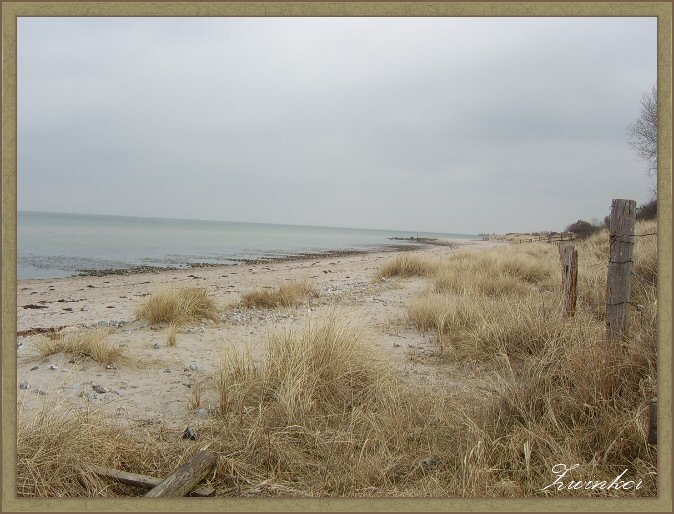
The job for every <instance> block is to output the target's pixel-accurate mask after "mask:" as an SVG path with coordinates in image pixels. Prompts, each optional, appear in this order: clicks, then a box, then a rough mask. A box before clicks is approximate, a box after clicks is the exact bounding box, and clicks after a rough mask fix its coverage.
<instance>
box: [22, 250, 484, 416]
mask: <svg viewBox="0 0 674 514" xmlns="http://www.w3.org/2000/svg"><path fill="white" fill-rule="evenodd" d="M492 245H494V243H491V242H484V241H459V248H465V247H470V248H485V247H488V246H492ZM418 252H419V253H420V254H423V255H428V256H449V255H451V254H452V253H454V252H456V249H452V248H450V247H446V246H444V247H443V246H433V247H427V248H423V249H420V250H418ZM396 254H397V252H379V253H369V254H363V255H354V256H348V257H329V258H316V259H312V260H298V261H286V262H273V263H267V264H255V265H240V266H223V267H214V268H201V269H187V270H172V271H161V272H157V273H140V274H134V275H127V276H123V275H122V276H120V275H111V276H103V277H72V278H64V279H45V280H22V281H19V283H18V288H17V305H18V313H17V316H18V319H17V321H18V328H17V330H18V331H19V333H21V332H22V331H27V330H30V329H34V328H49V327H61V326H65V327H67V328H66V329H65V330H76V329H78V328H84V327H88V328H93V327H96V326H104V327H109V328H110V335H109V341H110V342H112V343H113V344H118V345H120V346H122V347H123V348H124V350H125V353H126V355H127V356H128V357H129V360H128V361H127V362H119V363H111V364H112V367H110V368H108V367H106V365H105V364H99V363H97V362H94V361H93V360H90V359H86V358H84V359H78V360H76V361H73V360H71V359H72V358H71V357H70V356H67V355H64V354H55V355H51V356H48V357H44V358H42V357H40V354H39V352H38V351H37V348H36V343H37V341H38V340H39V338H44V337H46V336H45V335H26V336H19V337H18V343H19V344H20V347H19V348H18V350H17V354H18V359H17V371H18V375H17V377H18V383H21V382H28V383H29V384H30V388H29V389H19V390H18V406H19V409H22V410H25V411H27V412H28V413H30V412H31V411H33V410H35V409H36V408H38V407H39V406H40V405H41V404H42V403H43V402H49V403H50V405H51V406H52V408H71V407H73V406H74V407H75V408H92V407H99V406H105V407H106V408H109V409H113V411H114V412H115V413H116V414H118V415H119V418H120V419H121V420H127V421H128V422H130V423H163V424H166V425H168V426H177V425H182V426H185V425H190V426H198V424H199V421H200V420H201V419H204V418H206V417H207V416H210V415H211V414H212V412H213V410H214V409H215V408H216V407H217V386H216V380H215V374H216V372H217V369H218V362H219V359H220V355H221V351H222V349H223V348H225V347H230V348H236V349H244V348H248V349H250V351H251V354H252V355H253V356H254V357H255V358H257V359H259V358H263V357H264V350H265V345H266V341H267V338H268V335H269V334H270V332H272V331H274V330H284V329H301V328H302V327H304V326H305V325H306V323H307V322H314V321H315V320H318V319H320V318H321V317H324V316H326V315H329V314H330V313H332V312H335V310H336V311H337V312H338V315H339V316H340V317H342V318H348V319H350V320H352V321H353V322H354V323H358V324H359V325H361V326H363V327H366V328H367V329H368V330H369V332H370V335H371V337H370V341H371V344H372V352H373V355H375V356H376V357H377V358H380V359H381V360H382V361H385V362H387V363H390V364H391V365H392V366H394V367H395V369H396V370H397V372H398V373H399V375H400V377H401V378H402V379H404V380H407V381H409V382H410V383H412V384H413V385H414V386H415V387H443V388H445V389H446V390H447V392H448V394H452V393H454V394H465V393H466V392H470V391H472V392H475V388H476V387H478V386H479V383H480V381H479V380H478V379H477V378H476V377H472V378H471V376H467V374H466V373H464V371H465V370H464V369H463V368H462V367H461V365H458V364H453V365H452V364H445V365H437V363H436V362H434V361H433V356H434V355H435V354H436V352H437V349H436V347H435V345H434V342H433V336H430V335H423V334H420V333H419V332H418V331H417V330H415V329H414V328H411V327H410V326H409V324H408V323H407V322H406V316H407V314H406V308H407V306H408V305H409V304H410V302H411V300H412V298H413V297H414V296H415V295H417V294H419V293H420V292H421V291H423V290H424V288H425V287H427V283H426V281H424V280H423V279H420V278H412V279H395V280H385V281H383V282H377V283H375V282H374V281H373V278H374V276H375V275H376V273H377V271H378V270H379V269H381V267H382V266H384V265H385V264H386V263H387V262H388V261H389V260H391V259H393V258H394V257H395V256H396ZM290 280H300V281H302V280H306V281H308V282H309V283H311V284H312V285H313V286H314V287H315V288H316V289H317V290H318V291H319V292H320V296H319V297H318V298H315V299H311V300H310V301H309V302H308V303H307V304H305V305H303V306H300V307H297V308H282V309H273V310H262V309H257V310H242V309H239V308H237V307H236V306H235V304H236V302H238V300H239V299H240V298H241V295H242V294H243V293H246V292H248V291H251V290H253V289H256V288H265V287H272V288H273V287H277V286H279V285H281V284H283V283H284V282H285V281H290ZM165 286H176V287H187V286H190V287H203V288H206V290H207V292H208V294H209V295H210V296H211V297H212V298H213V299H214V300H215V302H216V304H217V306H218V308H219V312H220V316H221V321H215V322H212V321H207V322H203V323H195V324H192V325H189V326H185V327H183V328H181V329H179V332H178V335H177V344H176V346H173V347H170V346H167V344H166V333H167V329H166V328H159V329H156V328H155V329H153V328H151V327H150V326H149V325H148V324H147V323H144V322H142V321H138V320H135V315H134V312H135V310H136V308H137V307H138V306H139V305H140V304H141V303H142V302H143V301H144V300H146V299H147V298H146V297H149V295H150V294H152V293H153V292H155V291H157V290H159V289H160V288H162V287H165ZM26 305H38V306H42V307H44V308H39V309H31V308H24V307H23V306H26ZM157 343H158V344H157ZM155 346H158V348H155ZM52 366H55V367H57V368H58V369H51V367H52ZM18 383H17V387H18ZM94 384H98V385H102V386H104V387H105V388H106V389H108V390H109V391H110V392H109V393H105V394H99V393H96V392H95V391H94V390H93V388H92V385H94ZM197 388H198V389H199V391H200V392H201V399H200V400H201V404H200V405H199V406H197V407H195V406H194V404H193V400H194V399H195V390H196V389H197Z"/></svg>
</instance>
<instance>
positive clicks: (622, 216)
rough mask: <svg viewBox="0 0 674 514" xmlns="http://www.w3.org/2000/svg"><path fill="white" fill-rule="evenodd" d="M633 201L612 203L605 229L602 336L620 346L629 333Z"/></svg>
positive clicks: (618, 200)
mask: <svg viewBox="0 0 674 514" xmlns="http://www.w3.org/2000/svg"><path fill="white" fill-rule="evenodd" d="M636 207H637V204H636V202H635V201H634V200H622V199H617V200H613V202H612V204H611V221H610V224H609V230H610V233H611V235H610V236H609V247H610V250H609V261H608V278H607V281H606V336H607V339H608V341H609V343H620V342H622V341H623V340H624V339H625V338H626V337H627V334H628V331H629V303H630V275H631V273H632V267H633V265H632V259H633V255H634V239H635V237H634V225H635V222H636Z"/></svg>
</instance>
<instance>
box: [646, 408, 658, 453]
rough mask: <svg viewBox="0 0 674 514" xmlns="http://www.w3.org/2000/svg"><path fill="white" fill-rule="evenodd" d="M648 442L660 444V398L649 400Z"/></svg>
mask: <svg viewBox="0 0 674 514" xmlns="http://www.w3.org/2000/svg"><path fill="white" fill-rule="evenodd" d="M648 443H649V444H658V399H657V397H656V398H653V399H652V400H651V401H650V402H648Z"/></svg>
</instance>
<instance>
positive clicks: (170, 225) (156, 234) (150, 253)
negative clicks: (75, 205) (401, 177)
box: [18, 211, 477, 279]
mask: <svg viewBox="0 0 674 514" xmlns="http://www.w3.org/2000/svg"><path fill="white" fill-rule="evenodd" d="M410 236H419V237H443V238H471V239H472V238H477V236H474V235H467V234H438V233H431V232H425V233H424V232H405V231H388V230H366V229H353V228H328V227H312V226H299V225H267V224H261V223H236V222H227V221H200V220H177V219H160V218H136V217H129V216H100V215H83V214H60V213H59V214H57V213H47V212H28V211H19V213H18V274H19V279H26V278H57V277H67V276H72V275H77V274H79V273H80V272H81V271H87V270H89V271H90V270H103V269H111V268H130V267H133V266H143V265H145V266H161V267H175V268H181V267H188V266H189V265H190V264H193V263H212V264H234V263H237V262H241V260H245V259H259V258H274V257H276V258H278V257H285V256H289V255H296V254H300V253H314V252H315V253H319V252H323V251H328V250H367V249H373V248H380V247H385V246H388V245H391V244H401V243H404V242H402V241H391V240H389V239H388V238H389V237H410Z"/></svg>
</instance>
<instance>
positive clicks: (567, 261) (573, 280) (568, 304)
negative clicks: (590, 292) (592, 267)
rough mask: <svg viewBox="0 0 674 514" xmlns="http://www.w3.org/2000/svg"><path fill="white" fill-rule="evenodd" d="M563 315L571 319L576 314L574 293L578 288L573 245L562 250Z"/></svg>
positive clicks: (576, 260) (576, 251)
mask: <svg viewBox="0 0 674 514" xmlns="http://www.w3.org/2000/svg"><path fill="white" fill-rule="evenodd" d="M562 257H563V270H562V277H563V281H564V315H565V316H566V317H568V318H572V317H573V315H574V314H575V313H576V296H577V295H576V291H577V287H578V250H576V249H575V248H574V247H573V245H567V246H565V247H564V249H563V254H562Z"/></svg>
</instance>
